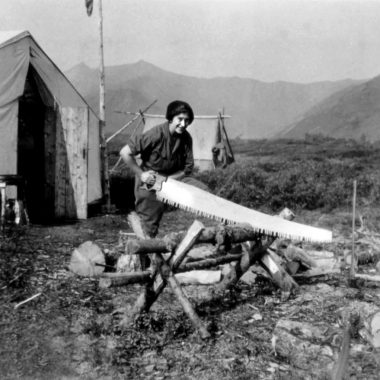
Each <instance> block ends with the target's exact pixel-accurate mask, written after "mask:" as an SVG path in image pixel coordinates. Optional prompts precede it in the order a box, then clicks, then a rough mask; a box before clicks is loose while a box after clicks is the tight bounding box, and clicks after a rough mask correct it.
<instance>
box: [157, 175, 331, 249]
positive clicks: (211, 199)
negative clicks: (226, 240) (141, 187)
mask: <svg viewBox="0 0 380 380" xmlns="http://www.w3.org/2000/svg"><path fill="white" fill-rule="evenodd" d="M156 197H157V199H158V200H160V201H162V202H164V203H167V204H169V205H172V206H175V207H178V208H181V209H183V210H186V211H189V212H192V213H194V214H196V215H200V216H204V217H207V218H211V219H214V220H219V221H222V222H226V223H229V224H244V223H248V224H249V225H250V226H251V227H252V229H253V230H254V231H257V232H258V233H259V234H263V235H268V236H274V237H280V238H285V239H292V240H300V241H309V242H319V243H328V242H331V241H332V232H331V231H329V230H326V229H322V228H317V227H312V226H308V225H305V224H301V223H297V222H293V221H288V220H285V219H282V218H280V217H279V216H272V215H268V214H264V213H262V212H259V211H256V210H251V209H249V208H247V207H244V206H241V205H238V204H236V203H234V202H231V201H228V200H226V199H223V198H220V197H218V196H216V195H214V194H211V193H209V192H207V191H205V190H202V189H199V188H197V187H195V186H191V185H189V184H187V183H183V182H180V181H177V180H175V179H172V178H168V179H167V180H166V181H164V182H162V185H161V189H157V191H156Z"/></svg>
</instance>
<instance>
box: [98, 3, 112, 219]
mask: <svg viewBox="0 0 380 380" xmlns="http://www.w3.org/2000/svg"><path fill="white" fill-rule="evenodd" d="M102 8H103V7H102V0H99V37H100V44H99V54H100V65H99V134H100V152H101V163H102V188H103V195H104V203H105V206H106V211H107V212H108V213H109V212H110V210H111V197H110V179H109V172H108V152H107V143H106V136H105V129H106V102H105V73H104V52H103V10H102Z"/></svg>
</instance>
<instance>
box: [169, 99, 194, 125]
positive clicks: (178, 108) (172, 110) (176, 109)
mask: <svg viewBox="0 0 380 380" xmlns="http://www.w3.org/2000/svg"><path fill="white" fill-rule="evenodd" d="M180 113H187V114H188V115H189V124H191V123H192V122H193V120H194V112H193V110H192V108H191V107H190V105H189V104H188V103H186V102H183V101H182V100H174V101H173V102H171V103H169V105H168V108H167V109H166V119H167V120H168V121H171V120H173V118H174V117H175V116H177V115H179V114H180Z"/></svg>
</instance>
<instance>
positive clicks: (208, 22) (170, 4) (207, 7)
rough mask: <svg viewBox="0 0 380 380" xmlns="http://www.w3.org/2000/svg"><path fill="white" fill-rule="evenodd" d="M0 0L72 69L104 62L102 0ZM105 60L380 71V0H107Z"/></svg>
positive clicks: (314, 73) (3, 19)
mask: <svg viewBox="0 0 380 380" xmlns="http://www.w3.org/2000/svg"><path fill="white" fill-rule="evenodd" d="M94 3H95V4H94V13H93V15H92V16H91V17H88V16H87V14H86V11H85V6H84V0H0V29H1V30H23V29H27V30H29V31H30V32H31V33H32V35H33V36H34V37H35V39H36V40H37V42H38V43H39V44H40V45H41V47H42V48H43V49H44V50H45V51H46V53H47V54H48V55H49V56H50V58H52V59H53V60H54V61H55V62H56V64H57V65H58V66H59V67H60V68H61V69H62V70H67V69H69V68H71V67H72V66H74V65H75V64H77V63H80V62H84V63H86V64H87V65H89V66H90V67H97V66H98V62H99V53H98V41H99V39H98V17H99V16H98V0H94ZM103 16H104V55H105V65H106V66H110V65H119V64H124V63H133V62H136V61H138V60H141V59H143V60H145V61H148V62H150V63H153V64H155V65H157V66H159V67H161V68H163V69H166V70H169V71H173V72H176V73H180V74H185V75H191V76H197V77H215V76H239V77H249V78H254V79H258V80H262V81H265V82H273V81H278V80H283V81H290V82H302V83H310V82H316V81H324V80H338V79H344V78H352V79H366V78H372V77H374V76H376V75H379V74H380V1H366V0H353V1H347V0H319V1H313V0H298V1H296V0H278V1H274V0H264V1H256V0H245V1H241V0H213V1H210V0H103Z"/></svg>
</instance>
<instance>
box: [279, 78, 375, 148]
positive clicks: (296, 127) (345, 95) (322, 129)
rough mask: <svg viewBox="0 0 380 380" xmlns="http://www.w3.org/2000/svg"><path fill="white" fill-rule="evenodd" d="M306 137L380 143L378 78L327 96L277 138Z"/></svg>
mask: <svg viewBox="0 0 380 380" xmlns="http://www.w3.org/2000/svg"><path fill="white" fill-rule="evenodd" d="M306 133H307V134H321V135H326V136H329V137H335V138H352V139H360V138H363V136H365V138H366V139H367V140H368V141H372V142H373V141H377V140H380V76H377V77H375V78H373V79H371V80H369V81H366V82H364V83H361V84H358V85H353V86H350V87H348V88H346V89H343V90H341V91H339V92H337V93H335V94H333V95H331V96H330V97H328V98H327V99H325V100H323V101H322V102H320V103H319V104H317V105H316V106H314V107H313V108H311V109H310V110H309V111H308V112H307V113H306V114H305V115H304V116H303V117H302V118H301V119H300V120H298V121H297V122H296V123H294V124H291V125H289V126H288V128H286V129H285V130H284V131H283V132H282V133H281V134H280V135H279V136H281V137H285V138H303V137H304V136H305V134H306Z"/></svg>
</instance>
